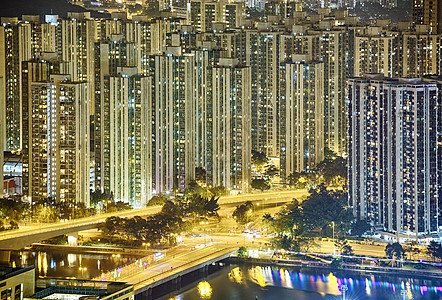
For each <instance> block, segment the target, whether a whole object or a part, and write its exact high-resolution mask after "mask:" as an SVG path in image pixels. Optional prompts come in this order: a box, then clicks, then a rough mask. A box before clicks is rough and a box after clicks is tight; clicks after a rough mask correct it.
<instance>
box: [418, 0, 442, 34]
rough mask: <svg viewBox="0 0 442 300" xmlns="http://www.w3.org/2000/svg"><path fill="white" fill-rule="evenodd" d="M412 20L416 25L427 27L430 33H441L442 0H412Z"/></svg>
mask: <svg viewBox="0 0 442 300" xmlns="http://www.w3.org/2000/svg"><path fill="white" fill-rule="evenodd" d="M412 20H413V23H414V24H416V25H429V26H430V30H431V32H432V33H442V0H413V2H412Z"/></svg>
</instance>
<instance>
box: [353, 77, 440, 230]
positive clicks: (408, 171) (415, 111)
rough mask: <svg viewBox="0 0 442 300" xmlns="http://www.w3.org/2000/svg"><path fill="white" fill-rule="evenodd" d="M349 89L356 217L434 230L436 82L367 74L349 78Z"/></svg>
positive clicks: (386, 227)
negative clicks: (394, 78)
mask: <svg viewBox="0 0 442 300" xmlns="http://www.w3.org/2000/svg"><path fill="white" fill-rule="evenodd" d="M348 93H349V105H350V106H349V135H348V139H349V148H348V154H349V156H348V166H349V168H348V170H349V173H348V174H349V201H350V205H351V206H352V207H353V211H354V214H355V216H356V217H357V218H358V219H365V220H367V221H369V222H370V223H371V224H372V225H374V226H376V227H377V228H378V229H381V230H385V231H388V232H395V233H400V232H411V233H414V234H416V235H420V234H427V233H435V232H437V231H438V230H439V217H438V214H439V199H438V179H437V178H438V172H437V168H438V163H439V161H440V159H439V155H438V153H437V149H438V148H437V139H438V135H437V124H438V122H440V120H438V117H437V111H438V109H439V107H440V103H438V101H439V100H438V90H437V85H436V84H434V83H426V82H422V81H421V80H419V79H398V80H393V79H386V78H383V77H382V76H380V75H370V76H369V75H366V76H364V77H362V78H350V79H349V85H348Z"/></svg>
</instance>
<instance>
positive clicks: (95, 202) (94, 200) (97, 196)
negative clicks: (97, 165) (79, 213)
mask: <svg viewBox="0 0 442 300" xmlns="http://www.w3.org/2000/svg"><path fill="white" fill-rule="evenodd" d="M109 201H110V202H113V194H112V193H110V194H109V193H103V192H101V191H100V190H95V191H93V192H91V206H92V207H95V208H98V209H99V210H104V208H105V207H106V205H107V203H108V202H109Z"/></svg>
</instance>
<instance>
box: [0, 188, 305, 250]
mask: <svg viewBox="0 0 442 300" xmlns="http://www.w3.org/2000/svg"><path fill="white" fill-rule="evenodd" d="M306 193H307V192H306V190H295V191H278V192H267V193H256V194H247V195H238V196H224V197H221V198H220V200H219V201H218V203H219V204H220V206H232V205H238V204H241V203H244V202H246V201H252V202H254V201H263V203H274V202H276V203H285V202H288V201H290V200H291V199H293V198H294V197H296V198H300V197H302V196H304V195H306ZM160 210H161V207H160V206H151V207H146V208H141V209H134V210H129V211H122V212H114V213H107V214H99V215H96V216H93V217H88V218H82V219H76V220H70V221H66V222H60V223H54V224H41V225H39V226H34V227H30V228H22V229H17V230H11V231H6V232H2V233H0V250H19V249H22V248H24V247H26V246H28V245H30V244H32V243H36V242H39V241H42V240H46V239H50V238H53V237H56V236H59V235H63V234H69V233H72V232H78V231H83V230H89V229H93V228H97V226H98V224H100V223H102V222H104V221H105V220H106V218H108V217H111V216H118V217H133V216H147V215H152V214H155V213H158V212H159V211H160Z"/></svg>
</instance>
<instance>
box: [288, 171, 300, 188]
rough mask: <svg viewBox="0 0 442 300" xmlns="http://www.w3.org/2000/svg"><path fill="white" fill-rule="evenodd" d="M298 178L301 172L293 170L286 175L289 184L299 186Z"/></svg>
mask: <svg viewBox="0 0 442 300" xmlns="http://www.w3.org/2000/svg"><path fill="white" fill-rule="evenodd" d="M300 178H301V173H298V172H293V173H291V174H290V175H289V176H288V178H287V180H288V183H289V185H290V186H295V187H299V179H300Z"/></svg>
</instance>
